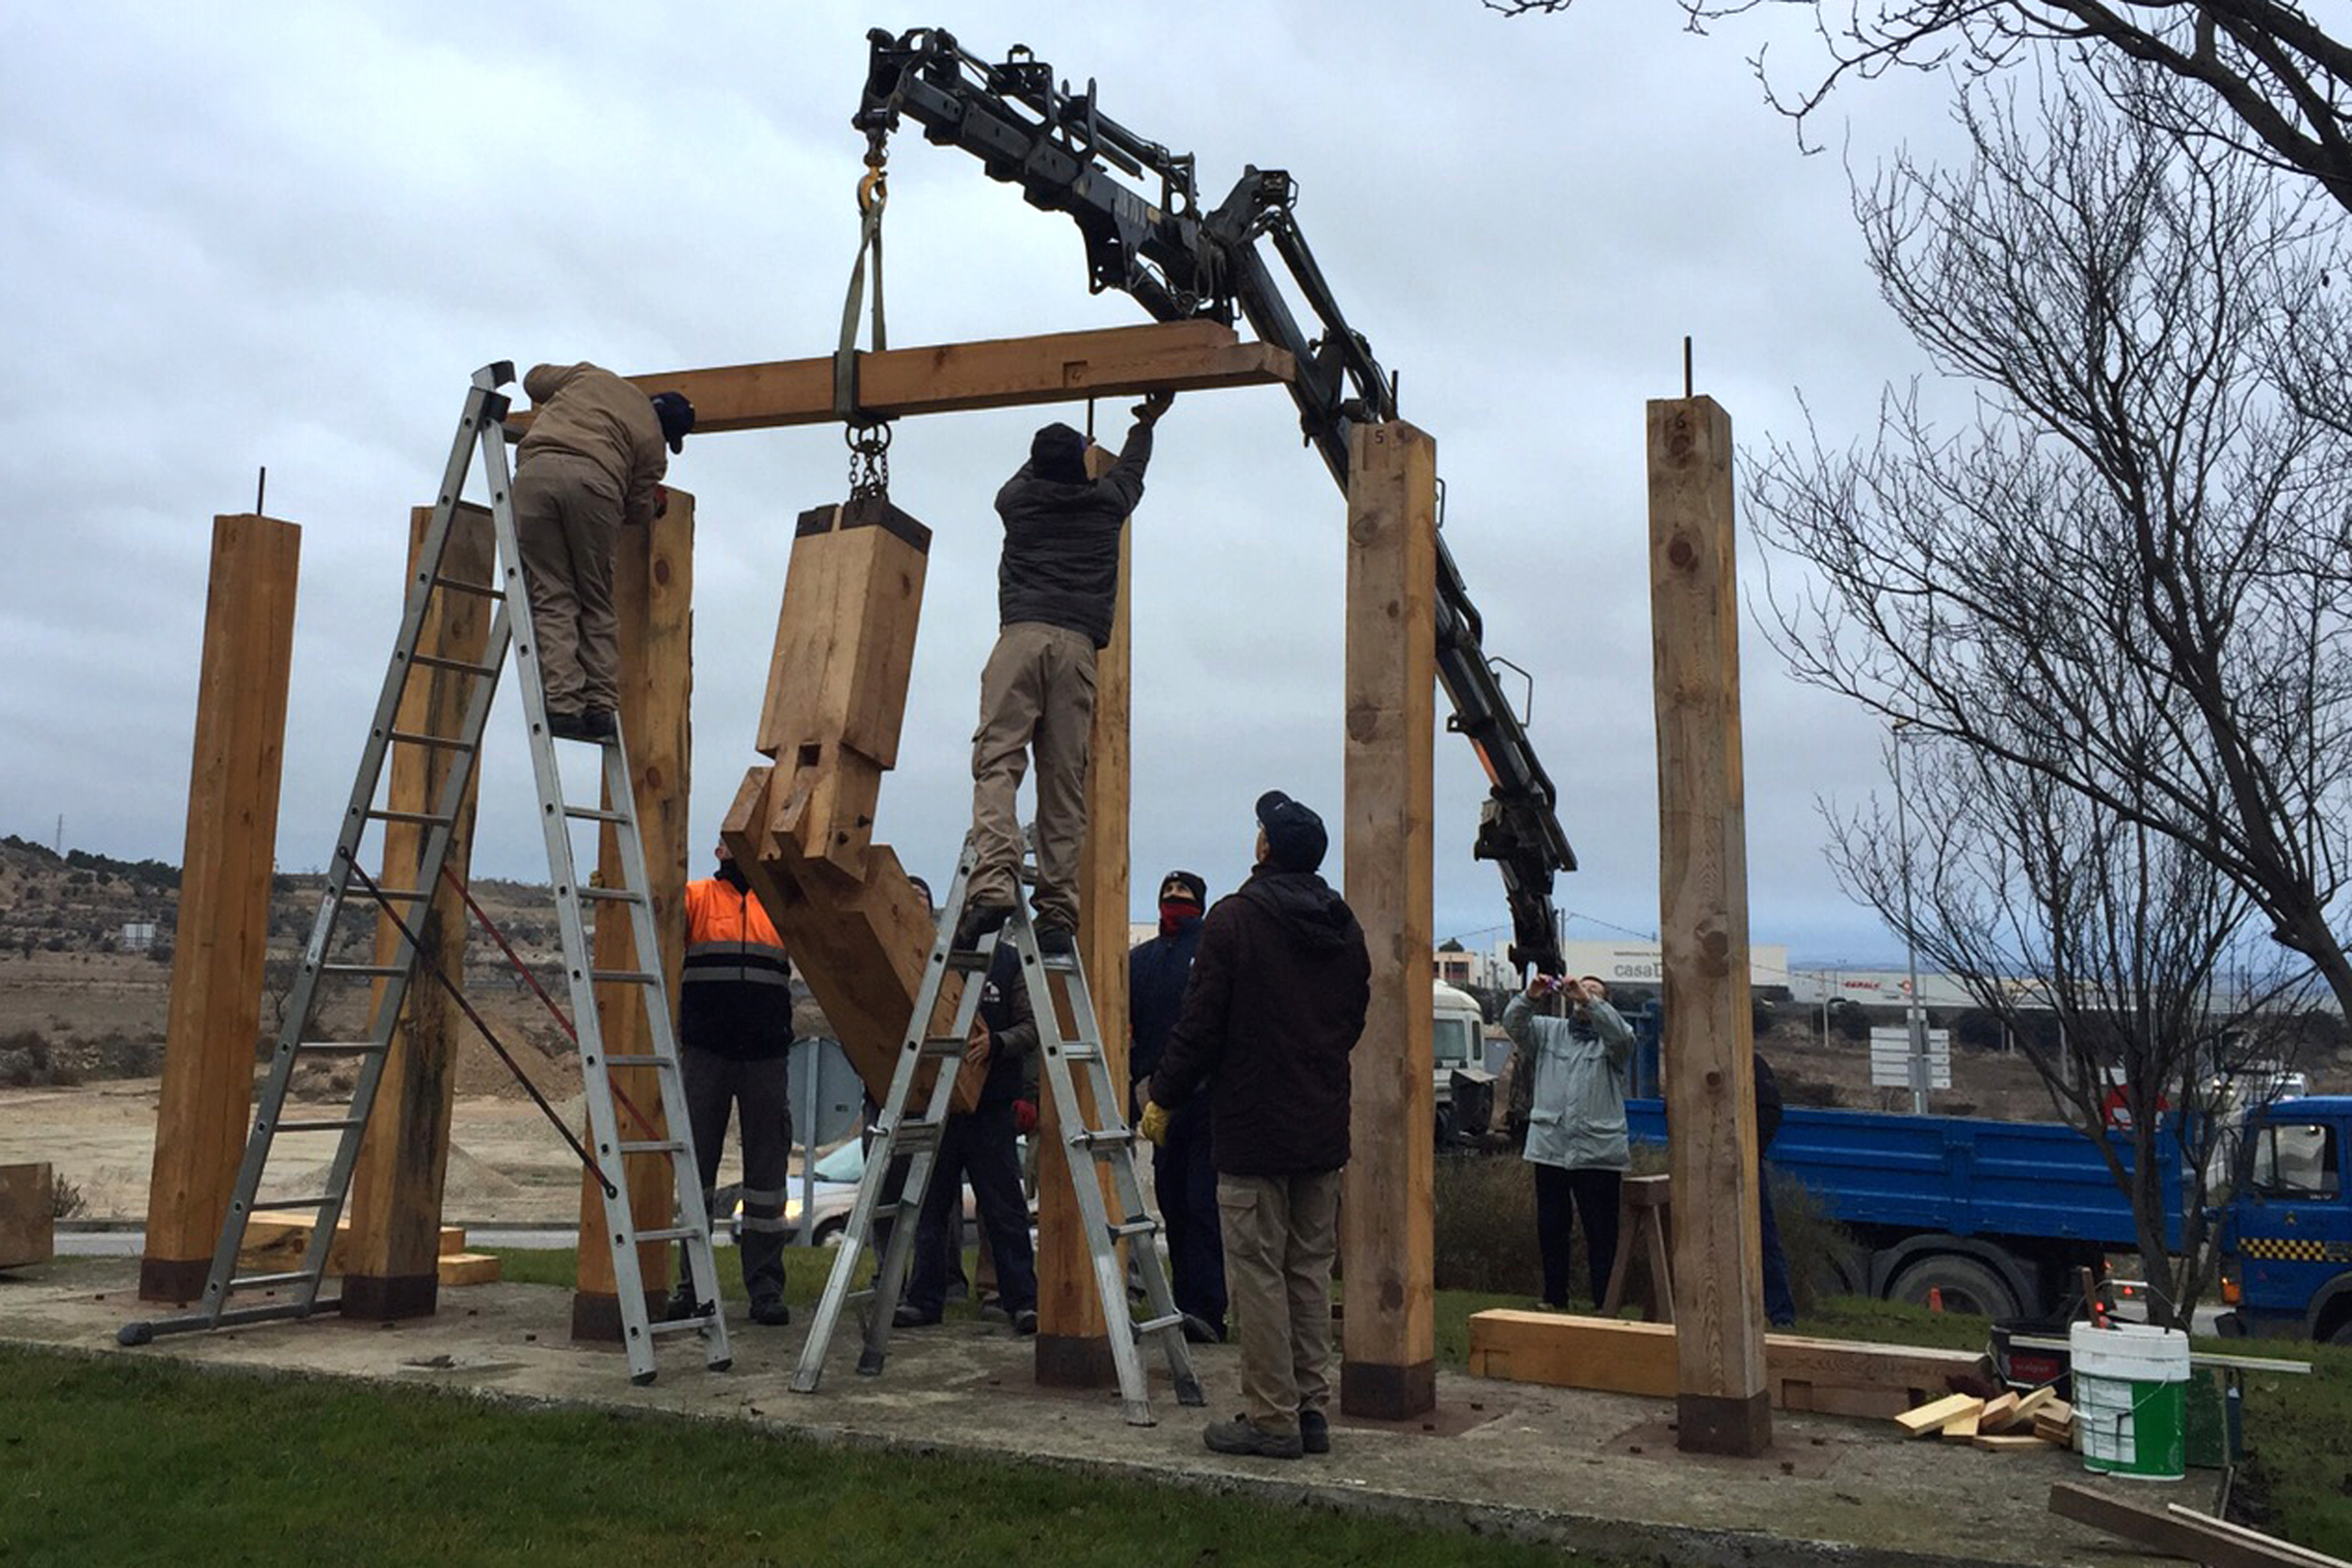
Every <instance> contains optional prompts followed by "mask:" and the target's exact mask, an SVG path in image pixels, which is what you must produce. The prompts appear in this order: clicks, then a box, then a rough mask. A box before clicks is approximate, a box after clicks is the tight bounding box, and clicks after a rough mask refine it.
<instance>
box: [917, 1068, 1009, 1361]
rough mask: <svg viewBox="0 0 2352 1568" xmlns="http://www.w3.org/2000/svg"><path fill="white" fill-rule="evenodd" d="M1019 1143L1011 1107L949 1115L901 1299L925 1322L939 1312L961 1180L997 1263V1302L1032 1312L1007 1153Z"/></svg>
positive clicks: (958, 1212)
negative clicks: (968, 1182) (968, 1186)
mask: <svg viewBox="0 0 2352 1568" xmlns="http://www.w3.org/2000/svg"><path fill="white" fill-rule="evenodd" d="M1019 1137H1020V1134H1019V1133H1017V1132H1014V1131H1013V1125H1012V1101H1004V1102H1003V1103H1002V1104H997V1105H986V1104H984V1105H982V1106H980V1107H979V1109H977V1110H976V1111H973V1112H971V1113H969V1114H968V1115H962V1116H951V1117H948V1118H947V1125H946V1127H945V1128H944V1129H942V1130H941V1132H940V1138H939V1153H938V1155H937V1157H936V1158H934V1159H933V1160H932V1162H931V1178H930V1184H929V1185H928V1186H926V1187H925V1188H924V1189H923V1208H922V1212H921V1213H920V1215H919V1216H918V1217H917V1218H916V1220H915V1229H914V1272H913V1276H912V1277H911V1278H910V1279H909V1280H908V1281H907V1288H906V1297H905V1299H906V1303H907V1305H908V1306H910V1307H914V1309H915V1310H916V1311H918V1312H921V1313H922V1314H924V1316H926V1317H937V1316H938V1315H939V1312H940V1308H941V1307H944V1306H946V1300H947V1256H948V1250H949V1248H950V1247H952V1246H953V1245H954V1243H953V1241H952V1240H951V1237H952V1236H953V1234H954V1233H955V1231H956V1230H957V1229H960V1228H961V1227H957V1226H954V1225H952V1223H951V1222H953V1221H955V1220H957V1219H960V1218H961V1215H962V1212H963V1183H964V1181H965V1180H966V1179H967V1178H968V1179H969V1180H971V1183H972V1204H973V1207H974V1208H976V1209H977V1210H978V1211H979V1212H980V1231H981V1233H982V1234H983V1235H985V1236H986V1237H987V1238H988V1245H989V1250H990V1251H992V1252H993V1253H994V1254H995V1257H996V1284H997V1291H998V1300H1000V1301H1001V1302H1002V1303H1003V1304H1004V1308H1005V1311H1006V1312H1007V1313H1008V1314H1015V1313H1021V1312H1034V1311H1036V1310H1037V1259H1036V1254H1035V1253H1034V1252H1033V1251H1032V1249H1031V1248H1030V1245H1029V1206H1028V1203H1027V1202H1026V1201H1025V1199H1024V1198H1023V1196H1022V1194H1021V1156H1020V1153H1019V1151H1018V1150H1017V1149H1016V1148H1015V1147H1014V1146H1015V1144H1016V1142H1017V1141H1018V1139H1019ZM958 1261H959V1262H961V1259H958Z"/></svg>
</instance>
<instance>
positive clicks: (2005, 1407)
mask: <svg viewBox="0 0 2352 1568" xmlns="http://www.w3.org/2000/svg"><path fill="white" fill-rule="evenodd" d="M2019 1403H2020V1401H2019V1399H2018V1397H2017V1396H2016V1395H2015V1394H2003V1395H2001V1396H2000V1397H1999V1398H1997V1399H1991V1400H1987V1401H1985V1403H1984V1414H1983V1415H1982V1416H1981V1417H1979V1418H1978V1422H1977V1430H1978V1431H1979V1432H1984V1433H1994V1432H2007V1431H2008V1430H2009V1429H2010V1427H2012V1426H2015V1425H2016V1424H2017V1409H2018V1405H2019Z"/></svg>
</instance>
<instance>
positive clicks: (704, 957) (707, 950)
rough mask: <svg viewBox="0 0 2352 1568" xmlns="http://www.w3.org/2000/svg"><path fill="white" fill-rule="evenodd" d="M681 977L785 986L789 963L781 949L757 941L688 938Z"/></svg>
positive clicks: (788, 976)
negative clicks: (701, 940) (696, 940)
mask: <svg viewBox="0 0 2352 1568" xmlns="http://www.w3.org/2000/svg"><path fill="white" fill-rule="evenodd" d="M680 978H681V979H682V980H683V981H689V982H691V981H695V980H726V981H730V982H744V983H748V984H751V985H759V986H789V985H790V984H791V983H792V966H791V964H790V962H789V961H788V960H787V958H786V957H785V952H784V949H783V948H781V947H771V946H770V945H769V944H768V943H766V942H688V943H687V944H686V965H685V968H684V970H683V971H682V972H681V975H680Z"/></svg>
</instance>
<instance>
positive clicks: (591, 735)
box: [515, 362, 694, 741]
mask: <svg viewBox="0 0 2352 1568" xmlns="http://www.w3.org/2000/svg"><path fill="white" fill-rule="evenodd" d="M523 390H524V391H526V392H528V393H530V394H531V401H532V405H533V412H532V421H531V429H530V431H529V433H528V434H526V435H525V436H523V441H522V447H521V450H520V451H518V452H517V453H516V458H515V535H516V544H517V545H518V546H519V547H520V548H521V551H522V558H523V559H522V566H523V585H524V587H525V589H526V590H527V591H528V592H529V593H530V594H531V616H532V625H533V626H535V627H537V629H538V634H539V647H538V656H539V673H540V677H541V679H542V680H543V681H544V682H545V683H546V689H547V699H548V734H549V735H552V736H555V737H556V738H557V739H559V740H595V741H605V740H610V739H612V737H613V736H614V735H615V734H616V733H618V732H617V728H616V725H615V721H614V717H613V715H614V712H615V710H616V709H618V707H619V706H620V665H621V648H620V623H619V622H618V621H616V620H615V619H614V618H613V614H612V550H613V546H614V545H615V544H616V543H617V542H618V539H619V535H620V530H621V525H622V524H624V523H635V524H640V525H642V524H645V523H650V522H652V521H653V520H654V519H655V518H656V517H658V516H660V515H661V514H662V512H663V511H664V510H665V509H666V507H667V506H668V497H667V495H666V494H665V493H664V492H663V490H662V488H661V476H662V475H663V474H664V473H666V472H667V471H668V469H669V464H670V460H669V457H668V456H667V455H666V454H665V453H664V452H663V451H662V450H661V449H662V447H663V445H664V444H665V443H666V444H667V445H668V447H669V450H670V451H674V452H675V451H684V450H685V446H686V436H687V433H688V432H689V431H691V430H692V429H693V428H694V405H693V404H691V403H689V402H688V401H687V400H686V397H685V394H683V393H681V392H655V393H653V394H651V395H650V396H648V395H647V394H646V393H645V392H644V391H642V390H640V389H639V388H637V387H636V386H634V385H633V384H631V383H629V382H628V381H624V380H623V379H622V378H621V377H619V376H617V375H614V374H613V373H612V372H611V371H608V370H605V369H603V368H602V367H600V366H596V365H591V364H587V363H584V362H583V363H581V364H578V365H533V366H532V368H531V372H530V373H529V374H528V375H526V376H524V377H523Z"/></svg>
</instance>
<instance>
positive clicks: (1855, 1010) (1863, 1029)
mask: <svg viewBox="0 0 2352 1568" xmlns="http://www.w3.org/2000/svg"><path fill="white" fill-rule="evenodd" d="M1829 1026H1830V1028H1832V1029H1833V1030H1835V1031H1836V1034H1837V1037H1839V1038H1840V1039H1849V1040H1856V1041H1860V1040H1867V1039H1868V1038H1869V1037H1870V1015H1869V1014H1868V1013H1867V1012H1866V1011H1864V1010H1863V1009H1862V1008H1861V1007H1859V1006H1855V1005H1854V1004H1853V1003H1851V1002H1849V1001H1847V1000H1845V999H1844V998H1843V997H1840V998H1839V999H1838V1000H1836V1001H1835V1002H1833V1003H1831V1004H1830V1005H1829Z"/></svg>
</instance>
